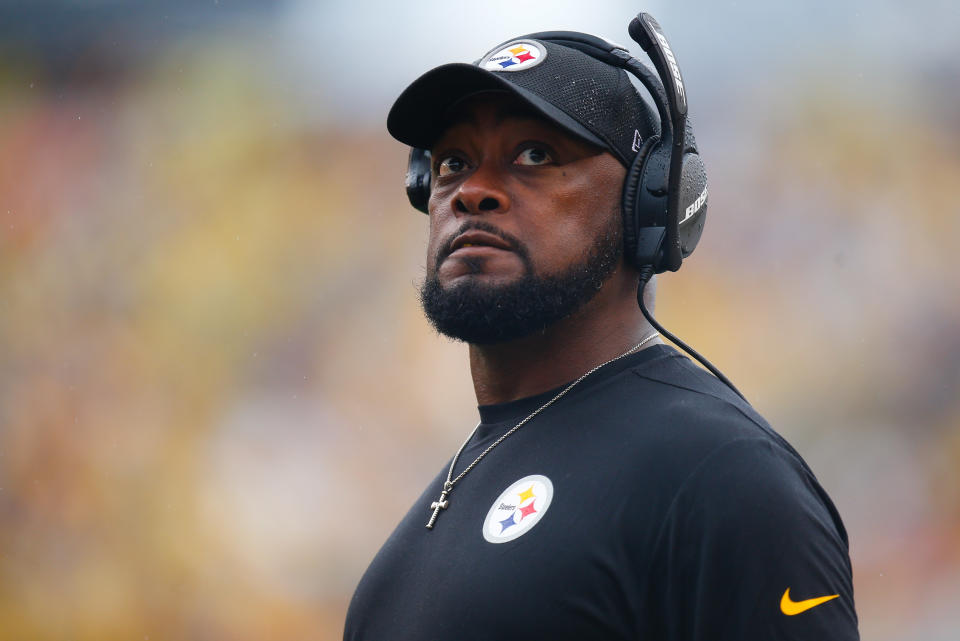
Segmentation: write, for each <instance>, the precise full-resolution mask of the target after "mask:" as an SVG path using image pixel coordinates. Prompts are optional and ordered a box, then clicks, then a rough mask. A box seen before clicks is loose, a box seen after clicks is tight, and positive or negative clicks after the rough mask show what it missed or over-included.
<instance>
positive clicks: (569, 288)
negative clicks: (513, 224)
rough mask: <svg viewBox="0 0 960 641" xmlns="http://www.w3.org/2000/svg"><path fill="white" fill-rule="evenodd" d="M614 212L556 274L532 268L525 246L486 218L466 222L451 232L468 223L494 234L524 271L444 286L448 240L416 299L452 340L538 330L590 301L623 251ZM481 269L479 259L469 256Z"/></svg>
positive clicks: (479, 340) (490, 339)
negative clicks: (498, 279) (507, 278)
mask: <svg viewBox="0 0 960 641" xmlns="http://www.w3.org/2000/svg"><path fill="white" fill-rule="evenodd" d="M619 218H620V217H619V215H617V216H613V215H611V216H610V217H609V219H610V220H611V221H612V224H608V225H607V227H606V228H605V229H601V230H600V232H599V233H598V234H597V236H596V238H594V239H593V243H592V244H591V245H590V246H589V248H588V249H587V251H586V252H585V254H584V256H583V257H582V258H581V260H580V261H578V262H576V263H573V264H571V265H569V266H568V267H567V268H566V269H564V270H563V271H562V272H560V273H558V274H552V275H538V274H536V273H535V271H534V268H533V263H532V261H531V260H530V256H529V253H528V251H527V249H526V247H525V246H524V245H523V243H521V242H520V241H519V240H518V239H517V238H515V237H513V236H511V235H509V234H506V233H505V232H503V231H501V230H500V229H498V228H496V227H494V226H493V225H491V224H489V223H487V222H485V221H472V222H468V223H465V224H464V225H463V227H461V228H460V230H458V232H457V233H456V234H454V235H453V236H451V241H452V239H453V238H455V237H456V236H459V235H460V234H462V233H463V232H465V231H467V230H470V229H477V230H482V231H486V232H489V233H491V234H496V235H497V236H499V237H500V238H502V239H503V240H505V241H506V242H508V243H509V244H510V249H511V250H512V251H514V252H515V253H516V254H517V255H518V256H519V258H520V260H521V262H522V264H523V266H524V273H523V275H522V276H521V277H520V278H519V279H517V280H515V281H513V282H509V283H498V284H489V283H483V282H480V279H475V278H466V279H464V282H461V283H459V284H457V285H454V286H452V287H449V288H446V289H445V288H443V287H442V286H441V284H440V280H439V278H438V277H437V272H438V271H439V268H440V263H441V262H442V261H443V259H444V258H446V257H447V256H448V255H449V254H450V245H449V243H447V244H446V245H444V246H443V247H441V248H440V250H439V251H438V252H437V259H436V262H435V265H434V268H433V270H430V269H428V270H427V276H426V279H425V280H424V282H423V285H422V286H421V288H420V303H421V305H422V306H423V311H424V313H425V314H426V316H427V319H428V320H429V321H430V324H431V325H433V327H434V328H435V329H436V330H437V331H438V332H440V333H441V334H444V335H446V336H449V337H450V338H453V339H455V340H460V341H463V342H465V343H472V344H475V345H490V344H494V343H503V342H507V341H512V340H515V339H518V338H523V337H524V336H529V335H530V334H533V333H535V332H540V331H543V330H545V329H546V328H547V327H550V326H551V325H553V324H554V323H556V322H557V321H559V320H562V319H564V318H566V317H568V316H570V315H571V314H573V313H574V312H575V311H577V310H578V309H580V308H581V307H583V305H585V304H586V303H587V302H589V301H590V300H591V299H592V298H593V297H594V296H595V295H596V294H597V292H598V291H599V290H600V288H601V287H602V286H603V284H604V282H606V280H607V278H609V276H610V275H611V274H612V273H613V271H614V270H615V269H616V268H617V265H618V264H619V263H620V260H621V258H622V256H623V241H622V231H621V223H620V219H619ZM467 265H468V266H469V267H472V269H473V271H474V272H475V273H480V272H481V271H482V268H483V261H482V260H477V261H476V262H473V261H468V262H467Z"/></svg>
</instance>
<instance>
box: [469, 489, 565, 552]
mask: <svg viewBox="0 0 960 641" xmlns="http://www.w3.org/2000/svg"><path fill="white" fill-rule="evenodd" d="M552 499H553V483H551V482H550V479H548V478H547V477H546V476H543V475H541V474H532V475H530V476H525V477H523V478H522V479H520V480H519V481H515V482H513V483H511V484H510V485H509V486H508V487H507V489H505V490H504V491H503V492H501V493H500V496H498V497H497V500H495V501H494V502H493V505H491V506H490V510H489V511H488V512H487V518H485V519H484V520H483V538H484V539H486V540H487V541H488V542H489V543H506V542H507V541H512V540H514V539H515V538H517V537H520V536H523V535H524V534H526V533H527V532H529V531H530V530H531V529H532V528H533V526H535V525H536V524H537V523H538V522H539V521H540V519H541V518H543V515H544V514H545V513H546V512H547V508H548V507H550V501H551V500H552Z"/></svg>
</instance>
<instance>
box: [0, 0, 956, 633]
mask: <svg viewBox="0 0 960 641" xmlns="http://www.w3.org/2000/svg"><path fill="white" fill-rule="evenodd" d="M641 9H644V10H649V11H651V12H652V13H653V14H654V15H656V16H657V18H658V20H659V21H660V23H661V24H662V25H663V27H664V29H665V32H666V33H667V35H668V37H669V38H670V39H671V42H672V44H673V48H674V50H675V51H676V53H677V56H678V60H679V62H680V66H681V68H682V69H683V71H684V74H685V78H686V82H687V87H688V95H689V98H690V102H691V113H692V117H693V119H694V122H695V124H696V127H697V137H698V141H699V143H700V146H701V149H702V150H703V154H704V156H705V159H706V162H707V166H708V169H709V171H710V179H711V182H710V185H711V186H710V213H709V217H708V221H707V228H706V233H705V235H704V238H703V241H702V243H701V244H700V247H699V249H698V250H697V253H696V254H695V255H694V256H693V257H692V258H691V259H690V260H689V261H688V262H685V263H684V268H683V270H682V271H681V272H679V273H677V274H670V275H667V276H664V277H661V278H660V281H659V285H660V286H659V304H658V316H659V317H660V319H661V321H663V322H664V324H665V325H666V326H667V327H669V328H671V329H672V330H673V331H675V332H677V333H678V334H679V335H681V336H682V337H684V338H685V339H686V340H687V341H688V342H690V343H692V344H693V345H694V346H696V347H697V348H698V349H700V350H701V351H702V352H704V353H705V354H706V355H707V356H708V357H709V358H711V359H712V360H713V361H714V362H715V363H716V364H718V365H719V366H720V367H721V368H722V369H723V370H724V371H725V372H726V373H727V375H728V376H730V377H731V378H732V379H733V380H734V381H736V383H737V384H738V386H739V387H740V389H741V390H743V391H744V392H745V394H746V395H747V396H748V398H750V399H751V401H752V402H753V403H754V404H755V405H756V406H757V407H758V409H759V410H760V411H761V412H762V413H763V414H765V415H766V416H767V418H768V419H769V420H770V422H771V423H772V424H773V425H774V426H775V427H776V428H777V429H778V430H779V431H780V432H781V433H782V434H784V435H785V436H786V437H787V438H788V439H789V440H790V441H792V442H793V444H794V445H795V446H796V447H797V448H798V449H799V450H800V452H801V453H802V454H803V455H804V456H805V457H806V459H807V461H808V462H809V463H810V465H811V467H812V468H813V469H814V471H815V472H816V473H817V475H818V476H819V478H820V480H821V482H822V483H823V485H824V486H825V487H826V489H827V490H828V491H829V492H830V494H831V495H832V497H833V498H834V500H835V502H836V504H837V505H838V507H839V509H840V511H841V513H842V515H843V516H844V519H845V521H846V525H847V527H848V530H849V534H850V539H851V557H852V560H853V565H854V573H855V588H856V598H857V605H858V609H859V613H860V617H861V631H862V635H863V638H864V639H871V640H872V641H894V640H897V641H899V640H903V639H911V640H913V639H916V640H924V641H947V640H951V641H953V640H955V639H957V638H958V634H960V613H958V608H957V605H958V604H960V287H958V267H960V259H958V254H960V241H958V236H960V216H958V214H960V206H958V204H957V203H958V200H957V188H958V183H960V107H958V105H960V9H958V5H957V4H956V3H953V2H951V1H950V0H928V1H925V2H915V3H903V2H893V1H892V0H880V1H873V0H872V1H869V2H868V1H867V0H852V1H847V2H832V1H831V2H828V1H827V0H812V1H811V2H805V3H769V2H766V1H764V0H740V1H736V0H731V1H729V2H707V1H705V0H704V1H700V2H686V3H669V2H667V1H666V0H651V1H650V2H648V3H647V4H646V5H636V4H634V3H632V2H624V1H621V0H615V1H608V2H604V3H602V5H598V4H596V3H589V2H583V1H582V0H577V1H573V0H558V1H555V2H550V3H521V2H516V0H510V1H507V0H486V1H484V2H479V3H472V4H464V3H441V2H427V1H426V0H408V1H406V2H400V3H397V2H390V1H388V0H369V1H366V2H363V1H359V2H347V1H346V0H338V1H337V2H329V1H324V0H312V1H311V0H286V1H282V0H273V1H260V2H258V1H253V0H204V1H187V0H168V1H166V2H157V3H146V2H132V1H122V0H88V1H81V0H62V1H60V2H53V1H51V0H22V1H17V0H0V641H7V640H11V641H12V640H18V641H19V640H27V639H30V640H48V639H49V640H61V639H71V640H76V641H85V640H91V641H93V640H97V641H104V640H113V639H118V640H119V639H154V640H157V639H184V640H197V641H200V640H207V639H210V640H218V641H253V640H261V639H289V640H295V639H305V640H306V639H311V640H312V639H321V640H326V639H338V638H339V637H340V634H341V629H342V625H343V618H344V614H345V611H346V607H347V603H348V601H349V598H350V595H351V593H352V590H353V588H354V586H355V585H356V582H357V581H358V580H359V578H360V575H361V573H362V572H363V570H364V568H365V567H366V565H367V563H368V562H369V560H370V559H371V557H372V556H373V554H374V553H375V551H376V550H377V548H378V547H379V545H380V543H382V541H383V540H384V539H385V538H386V536H387V535H388V534H389V532H390V530H391V529H392V528H393V526H394V524H395V523H396V522H397V521H398V519H399V518H400V516H401V515H402V514H403V513H404V512H405V511H406V510H407V509H408V507H409V506H410V503H411V501H412V500H413V499H414V498H415V497H416V496H417V495H418V494H419V492H420V490H421V489H422V487H423V485H424V484H425V483H426V482H427V481H428V480H429V479H430V478H432V477H433V476H434V475H435V474H436V473H437V471H438V470H439V469H440V467H441V465H442V464H443V462H444V461H446V460H447V459H448V457H449V456H450V455H451V454H452V452H453V450H454V449H455V448H456V446H457V445H458V444H459V443H460V441H461V440H462V438H463V437H464V435H465V434H466V433H467V432H468V431H469V430H470V429H471V428H472V427H473V425H474V421H475V416H476V408H475V399H474V397H473V391H472V388H471V384H470V379H469V374H468V369H467V363H466V358H465V356H466V349H465V347H464V346H463V345H460V344H457V343H453V342H450V341H448V340H446V339H443V338H439V337H437V336H436V335H435V334H434V333H433V332H432V331H431V330H430V329H429V327H428V326H427V324H426V322H425V321H424V320H423V318H422V317H421V314H420V311H419V307H418V304H417V302H416V287H417V283H418V281H419V280H420V278H421V276H422V272H423V264H424V258H423V254H424V248H425V242H424V232H425V229H426V220H425V219H424V218H423V217H422V216H421V215H420V214H418V213H416V212H414V211H413V210H412V209H411V208H410V207H409V206H408V204H407V203H406V202H405V197H404V194H403V189H402V176H403V171H404V165H405V158H406V149H405V148H403V146H402V145H400V144H399V143H396V142H395V141H393V140H392V139H391V138H390V137H389V136H388V135H387V133H386V131H385V128H384V120H385V116H386V112H387V110H388V108H389V106H390V104H391V102H392V99H393V98H394V97H395V96H396V95H397V94H398V93H399V91H400V90H401V89H402V88H403V87H404V86H405V85H406V84H408V83H409V82H410V81H411V80H413V79H414V78H415V77H416V76H417V75H419V74H420V73H421V72H423V71H425V70H426V69H428V68H431V67H433V66H435V65H437V64H440V63H443V62H448V61H470V60H474V59H476V58H478V57H480V55H482V54H483V53H484V52H485V51H486V50H487V49H489V48H490V47H492V46H493V45H494V44H496V43H498V42H500V41H502V40H505V39H507V38H510V37H512V36H516V35H520V34H523V33H528V32H531V31H538V30H544V29H554V28H559V29H573V30H581V31H588V32H592V33H595V34H597V35H602V36H605V37H607V38H609V39H612V40H614V41H618V42H622V43H627V42H629V37H628V36H627V33H626V25H627V22H628V20H629V18H630V17H631V16H632V15H635V14H636V13H637V11H639V10H641ZM633 49H634V50H635V51H637V50H638V48H637V47H633ZM638 53H639V52H638Z"/></svg>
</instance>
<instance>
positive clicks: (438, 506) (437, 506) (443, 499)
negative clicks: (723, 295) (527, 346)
mask: <svg viewBox="0 0 960 641" xmlns="http://www.w3.org/2000/svg"><path fill="white" fill-rule="evenodd" d="M659 335H660V332H654V333H652V334H650V335H649V336H647V337H646V338H644V339H643V340H642V341H640V342H639V343H637V344H636V345H634V346H633V347H631V348H630V349H628V350H627V351H625V352H624V353H623V354H620V355H619V356H615V357H614V358H611V359H610V360H608V361H606V362H603V363H600V364H599V365H597V366H596V367H594V368H593V369H591V370H590V371H588V372H586V373H584V374H583V375H582V376H581V377H580V378H578V379H577V380H575V381H573V382H572V383H570V384H569V385H567V386H566V387H564V388H563V389H562V390H560V393H559V394H557V395H556V396H554V397H553V398H551V399H550V400H549V401H547V402H546V403H544V404H543V405H541V406H540V407H538V408H537V409H535V410H533V412H531V413H530V414H529V415H528V416H527V417H526V418H525V419H523V420H522V421H520V422H519V423H517V424H516V425H514V426H513V427H511V428H510V429H509V430H508V431H507V432H505V433H504V434H503V435H502V436H501V437H500V438H498V439H497V440H495V441H494V442H493V443H491V444H490V445H489V446H488V447H487V449H485V450H483V451H482V452H480V455H479V456H478V457H477V458H475V459H473V463H471V464H470V465H468V466H467V467H465V468H464V469H463V471H462V472H460V474H458V475H457V478H452V477H453V468H454V467H456V465H457V460H458V459H459V458H460V455H461V454H462V453H463V449H464V448H465V447H466V446H467V443H469V442H470V439H472V438H473V435H474V434H476V433H477V430H478V429H479V428H480V423H477V426H476V427H475V428H473V430H472V431H471V432H470V435H469V436H467V440H465V441H464V442H463V444H462V445H461V446H460V449H458V450H457V453H456V454H454V455H453V460H452V461H450V467H449V468H448V469H447V480H446V481H444V483H443V490H442V491H441V492H440V498H439V499H437V500H436V501H434V502H433V503H431V504H430V509H431V510H433V514H431V515H430V520H429V521H427V529H428V530H432V529H433V524H434V523H436V521H437V516H438V515H439V514H440V510H445V509H447V508H448V507H449V506H450V500H449V499H448V498H447V496H449V495H450V492H452V491H453V486H454V485H456V484H457V483H459V482H460V481H461V479H463V477H464V476H466V475H467V472H469V471H470V470H472V469H473V468H474V467H476V466H477V463H479V462H480V461H482V460H483V457H484V456H486V455H487V454H489V453H490V452H491V451H492V450H493V448H495V447H496V446H498V445H500V444H501V443H503V442H504V441H505V440H506V439H507V437H508V436H510V435H511V434H513V433H514V432H516V431H517V430H519V429H520V428H521V427H523V426H524V425H525V424H526V423H527V421H529V420H530V419H532V418H533V417H534V416H536V415H537V414H539V413H540V412H542V411H543V410H545V409H547V408H548V407H550V406H551V405H553V404H554V403H556V402H557V401H559V400H560V399H561V398H563V396H564V395H565V394H566V393H567V392H569V391H570V390H572V389H573V388H574V387H576V386H577V385H578V384H579V383H580V382H581V381H583V379H585V378H586V377H588V376H590V375H591V374H593V373H594V372H595V371H597V370H598V369H600V368H601V367H604V366H606V365H609V364H610V363H613V362H614V361H618V360H620V359H621V358H623V357H624V356H629V355H630V354H633V353H634V352H635V351H637V350H638V349H640V348H641V347H643V345H644V343H646V342H647V341H651V340H653V339H654V338H656V337H657V336H659Z"/></svg>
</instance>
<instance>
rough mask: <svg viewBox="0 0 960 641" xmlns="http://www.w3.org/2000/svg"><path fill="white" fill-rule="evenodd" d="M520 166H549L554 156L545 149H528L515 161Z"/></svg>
mask: <svg viewBox="0 0 960 641" xmlns="http://www.w3.org/2000/svg"><path fill="white" fill-rule="evenodd" d="M513 162H514V163H516V164H518V165H528V166H534V167H536V166H537V165H548V164H550V163H552V162H553V156H551V155H550V152H548V151H547V150H546V149H544V148H543V147H527V148H526V149H524V150H523V151H521V152H520V153H519V154H518V155H517V157H516V159H515V160H514V161H513Z"/></svg>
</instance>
